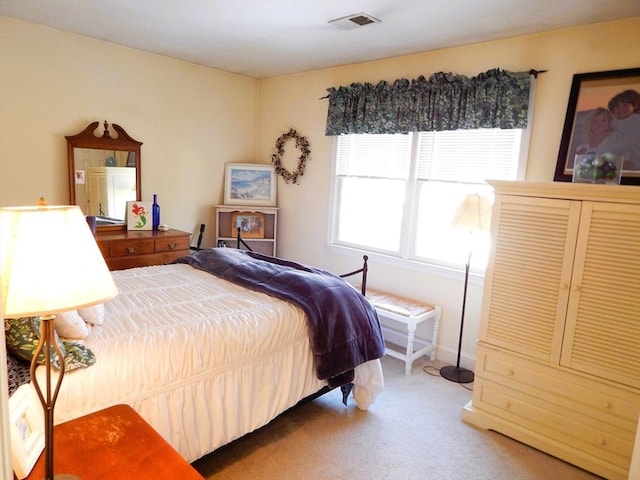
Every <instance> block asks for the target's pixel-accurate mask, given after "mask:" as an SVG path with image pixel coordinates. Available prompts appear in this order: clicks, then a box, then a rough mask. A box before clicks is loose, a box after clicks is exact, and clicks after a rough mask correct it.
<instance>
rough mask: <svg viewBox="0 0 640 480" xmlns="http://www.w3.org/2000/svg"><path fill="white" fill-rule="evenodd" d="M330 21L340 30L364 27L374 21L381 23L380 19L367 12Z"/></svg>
mask: <svg viewBox="0 0 640 480" xmlns="http://www.w3.org/2000/svg"><path fill="white" fill-rule="evenodd" d="M329 23H331V24H332V25H335V26H336V27H338V28H339V29H340V30H353V29H354V28H358V27H364V26H365V25H371V24H372V23H380V20H378V19H377V18H375V17H372V16H371V15H369V14H367V13H356V14H355V15H347V16H346V17H342V18H336V19H335V20H330V21H329Z"/></svg>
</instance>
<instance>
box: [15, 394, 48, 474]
mask: <svg viewBox="0 0 640 480" xmlns="http://www.w3.org/2000/svg"><path fill="white" fill-rule="evenodd" d="M32 389H33V387H32V386H31V385H30V384H25V385H22V386H20V388H18V389H17V390H16V391H15V392H14V394H13V395H12V396H11V397H10V398H9V420H10V430H11V461H12V462H13V470H14V472H15V474H16V476H17V477H18V478H19V479H22V478H25V477H26V476H27V475H29V472H31V470H32V469H33V466H34V465H35V464H36V461H37V460H38V457H40V453H41V452H42V450H43V449H44V419H43V417H42V414H38V413H39V412H37V411H35V410H34V409H33V405H32V402H31V401H30V393H31V391H32ZM34 396H35V392H34Z"/></svg>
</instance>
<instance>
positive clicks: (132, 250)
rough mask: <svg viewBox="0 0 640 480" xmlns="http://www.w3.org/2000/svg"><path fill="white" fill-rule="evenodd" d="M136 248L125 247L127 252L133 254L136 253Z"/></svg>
mask: <svg viewBox="0 0 640 480" xmlns="http://www.w3.org/2000/svg"><path fill="white" fill-rule="evenodd" d="M136 250H137V248H136V247H127V252H129V253H131V254H134V253H136Z"/></svg>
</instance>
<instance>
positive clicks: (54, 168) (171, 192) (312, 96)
mask: <svg viewBox="0 0 640 480" xmlns="http://www.w3.org/2000/svg"><path fill="white" fill-rule="evenodd" d="M638 51H640V17H635V18H632V19H627V20H622V21H616V22H609V23H605V24H597V25H591V26H586V27H581V28H573V29H567V30H559V31H554V32H548V33H544V34H538V35H527V36H522V37H516V38H511V39H505V40H500V41H494V42H487V43H481V44H474V45H469V46H464V47H457V48H451V49H444V50H438V51H432V52H424V53H420V54H416V55H409V56H404V57H396V58H391V59H387V60H382V61H377V62H368V63H362V64H355V65H348V66H344V67H339V68H331V69H324V70H318V71H314V72H309V73H304V74H297V75H289V76H283V77H276V78H272V79H267V80H260V81H257V80H254V79H250V78H247V77H243V76H239V75H233V74H228V73H225V72H220V71H217V70H213V69H210V68H205V67H201V66H197V65H193V64H189V63H186V62H180V61H176V60H172V59H169V58H166V57H162V56H157V55H153V54H148V53H145V52H141V51H137V50H133V49H129V48H125V47H120V46H117V45H113V44H109V43H105V42H102V41H97V40H91V39H87V38H84V37H80V36H75V35H70V34H66V33H62V32H59V31H56V30H52V29H49V28H45V27H40V26H36V25H32V24H29V23H25V22H21V21H17V20H13V19H9V18H6V17H0V205H1V206H9V205H24V204H31V203H33V202H34V201H35V199H36V198H37V197H39V196H41V195H44V196H46V197H47V198H48V200H49V202H50V203H66V202H67V201H68V193H67V180H66V178H67V177H66V175H67V167H66V142H65V140H64V136H65V135H69V134H74V133H78V132H80V131H81V130H82V129H84V127H85V126H86V125H87V124H88V123H89V122H92V121H104V120H107V121H109V122H115V123H118V124H120V125H122V126H123V127H124V128H125V129H126V130H127V131H128V133H129V134H130V135H131V136H133V137H134V138H135V139H137V140H140V141H142V142H144V144H143V146H142V160H143V169H142V175H143V185H142V190H143V196H144V197H145V199H149V198H150V196H151V195H152V194H153V193H158V194H159V199H160V203H161V206H162V221H163V222H164V223H169V224H171V225H173V226H175V227H177V228H180V229H183V230H187V231H192V232H194V234H197V229H198V226H199V224H200V223H206V224H207V227H208V228H207V236H206V238H205V245H206V246H210V245H212V244H213V234H214V217H213V210H212V205H213V204H215V203H218V202H220V201H221V200H222V187H223V177H224V170H223V165H224V163H225V162H260V163H269V162H270V156H271V154H272V152H273V148H274V143H275V140H276V138H277V137H278V136H279V135H280V134H281V133H282V132H284V131H286V130H287V129H288V128H289V127H294V128H296V129H297V130H298V131H299V132H300V133H301V134H303V135H305V136H306V137H307V138H308V139H309V141H310V143H311V152H312V153H311V158H310V160H309V162H308V164H307V169H306V171H305V175H304V177H302V179H301V182H300V184H299V185H286V184H285V183H284V182H283V181H282V180H281V179H279V180H278V206H279V207H280V208H281V215H280V223H279V226H278V228H279V252H278V253H279V255H281V256H284V257H288V258H291V259H294V260H298V261H303V262H306V263H310V264H313V265H318V266H321V267H323V268H328V269H331V270H333V271H339V272H340V271H346V270H349V269H351V268H353V267H355V265H356V264H357V262H359V258H357V257H356V256H348V255H343V254H336V252H335V251H333V250H331V249H329V248H328V246H327V245H326V238H327V224H328V213H329V197H330V184H331V163H332V139H331V138H329V137H325V136H324V127H325V116H326V109H327V101H326V100H321V99H320V98H321V97H323V96H325V95H326V89H327V88H328V87H332V86H334V87H335V86H339V85H346V84H349V83H351V82H362V81H371V82H377V81H379V80H383V79H384V80H388V81H392V80H395V79H396V78H401V77H405V78H414V77H417V76H419V75H425V76H428V75H430V74H431V73H434V72H438V71H452V72H456V73H461V74H465V75H469V76H473V75H476V74H478V73H480V72H483V71H486V70H488V69H491V68H495V67H499V68H502V69H507V70H514V71H522V70H529V69H531V68H535V69H540V70H542V69H547V70H549V72H547V73H544V74H542V75H541V76H540V77H539V79H538V82H537V95H536V99H535V103H534V120H533V125H532V138H531V146H530V152H529V163H528V170H527V178H528V179H530V180H551V179H552V177H553V172H554V168H555V163H556V156H557V151H558V146H559V142H560V136H561V132H562V125H563V121H564V116H565V110H566V105H567V99H568V95H569V89H570V84H571V79H572V76H573V74H575V73H583V72H594V71H601V70H613V69H621V68H630V67H637V66H639V65H640V56H639V55H638ZM296 154H297V152H296V151H295V150H294V149H293V148H292V147H291V144H290V143H289V144H287V151H286V155H285V159H284V163H285V167H287V168H289V169H290V170H293V169H294V168H295V157H296ZM363 208H366V205H363ZM380 221H381V222H384V219H380ZM371 267H372V268H371V277H370V281H371V284H372V285H374V286H378V287H382V288H386V289H389V290H391V291H396V292H398V293H404V294H406V295H409V296H413V297H416V298H423V299H427V300H429V301H432V302H435V303H439V304H441V305H442V306H443V308H444V317H443V322H442V327H441V336H440V343H441V348H440V350H439V356H440V358H442V359H443V360H446V361H454V360H455V352H456V348H457V335H458V325H459V312H460V304H461V295H462V293H461V292H462V273H461V272H449V273H448V274H444V276H441V275H439V274H436V273H433V272H425V271H422V270H419V269H413V268H400V267H398V266H397V265H395V264H393V263H387V262H385V261H383V260H381V259H373V261H372V265H371ZM480 303H481V286H480V285H479V284H477V282H476V283H475V284H473V285H472V286H471V289H470V292H469V301H468V310H467V320H466V324H465V342H464V345H463V352H464V354H463V363H465V364H466V365H468V366H471V365H472V362H473V357H474V355H475V345H474V340H475V338H476V336H477V325H478V319H479V310H480Z"/></svg>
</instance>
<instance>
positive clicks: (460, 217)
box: [440, 193, 491, 383]
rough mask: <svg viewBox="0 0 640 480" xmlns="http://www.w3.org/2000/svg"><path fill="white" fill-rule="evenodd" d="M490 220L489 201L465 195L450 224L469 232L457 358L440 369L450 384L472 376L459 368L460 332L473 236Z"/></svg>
mask: <svg viewBox="0 0 640 480" xmlns="http://www.w3.org/2000/svg"><path fill="white" fill-rule="evenodd" d="M490 220H491V203H490V202H489V199H488V198H487V197H486V196H484V195H480V194H477V193H474V194H469V195H466V196H465V198H464V200H463V202H462V204H461V205H460V208H458V211H457V212H456V215H455V217H454V219H453V222H452V224H451V226H452V227H454V228H459V229H464V230H467V231H468V232H469V248H468V252H467V261H466V263H465V268H464V291H463V293H462V315H461V317H460V335H459V338H458V358H457V361H456V365H455V366H453V365H448V366H446V367H442V368H441V369H440V375H441V376H442V377H444V378H446V379H447V380H449V381H451V382H457V383H471V382H473V379H474V374H473V372H472V371H471V370H468V369H466V368H462V367H460V352H461V350H462V331H463V329H464V312H465V307H466V304H467V286H468V285H469V266H470V264H471V252H472V251H473V235H474V233H476V232H480V231H488V230H489V227H490Z"/></svg>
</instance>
